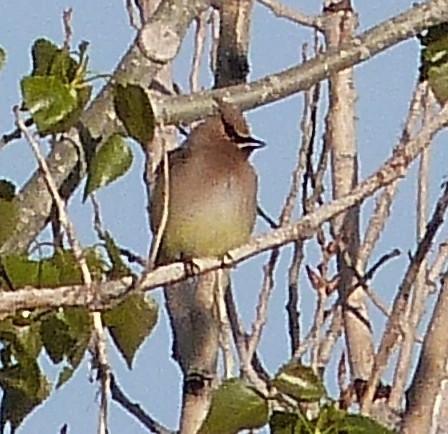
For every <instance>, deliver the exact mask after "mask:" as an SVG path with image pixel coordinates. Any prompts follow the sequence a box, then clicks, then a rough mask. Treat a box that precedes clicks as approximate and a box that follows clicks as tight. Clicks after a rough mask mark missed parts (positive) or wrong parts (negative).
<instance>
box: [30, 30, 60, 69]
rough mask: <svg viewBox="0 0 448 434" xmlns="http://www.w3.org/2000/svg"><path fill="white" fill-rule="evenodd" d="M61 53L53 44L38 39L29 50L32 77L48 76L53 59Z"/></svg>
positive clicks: (46, 40)
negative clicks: (31, 60)
mask: <svg viewBox="0 0 448 434" xmlns="http://www.w3.org/2000/svg"><path fill="white" fill-rule="evenodd" d="M60 51H61V49H60V48H58V47H57V46H56V45H55V44H53V43H52V42H50V41H49V40H48V39H44V38H41V39H38V40H36V42H35V43H34V44H33V47H32V48H31V57H32V58H33V71H32V73H31V74H32V75H36V76H37V75H39V76H46V75H50V71H51V65H52V64H53V60H54V58H55V57H56V56H57V54H58V53H59V52H60Z"/></svg>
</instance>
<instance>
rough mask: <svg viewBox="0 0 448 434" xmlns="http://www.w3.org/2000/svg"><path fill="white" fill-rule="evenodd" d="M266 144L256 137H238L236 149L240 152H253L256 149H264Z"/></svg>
mask: <svg viewBox="0 0 448 434" xmlns="http://www.w3.org/2000/svg"><path fill="white" fill-rule="evenodd" d="M265 146H266V143H265V142H264V141H263V140H260V139H257V138H256V137H251V136H248V137H239V141H238V148H240V149H241V150H243V149H245V150H250V151H255V150H256V149H260V148H264V147H265Z"/></svg>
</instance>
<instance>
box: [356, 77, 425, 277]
mask: <svg viewBox="0 0 448 434" xmlns="http://www.w3.org/2000/svg"><path fill="white" fill-rule="evenodd" d="M423 92H424V88H423V87H422V86H421V85H418V86H417V87H416V88H415V90H414V92H413V95H412V99H411V102H410V104H409V110H408V114H407V118H406V122H405V126H404V128H403V132H402V135H401V139H400V144H405V143H407V142H408V141H409V140H410V138H411V137H412V132H413V130H414V129H415V127H416V125H417V120H418V118H419V117H420V115H421V108H422V104H421V101H422V96H423ZM399 146H400V145H399ZM398 182H399V181H398V180H397V181H395V182H393V183H392V184H391V185H389V186H388V187H386V188H385V189H384V191H383V192H382V193H381V195H380V197H379V198H378V199H377V201H376V206H375V210H374V212H373V213H372V215H371V216H370V219H369V222H368V224H367V229H366V231H365V235H364V240H363V242H362V244H361V247H360V249H359V252H358V257H357V267H356V268H357V269H358V270H364V268H365V266H366V264H367V261H368V260H369V257H370V255H371V253H372V251H373V249H374V247H375V245H376V243H377V242H378V240H379V238H380V235H381V233H382V231H383V229H384V227H385V225H386V222H387V219H388V217H389V215H390V208H391V206H392V202H393V200H394V198H395V195H396V193H397V190H398Z"/></svg>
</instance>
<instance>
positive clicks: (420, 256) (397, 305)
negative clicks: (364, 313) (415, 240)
mask: <svg viewBox="0 0 448 434" xmlns="http://www.w3.org/2000/svg"><path fill="white" fill-rule="evenodd" d="M447 208H448V184H445V188H444V191H443V193H442V195H441V197H440V198H439V200H438V201H437V205H436V208H435V210H434V212H433V215H432V217H431V219H430V221H429V222H428V225H427V229H426V232H425V236H424V237H423V238H422V240H421V241H420V242H419V244H418V247H417V250H416V252H415V254H414V255H413V257H412V260H411V262H410V264H409V266H408V269H407V270H406V273H405V275H404V277H403V280H402V282H401V285H400V288H399V290H398V294H397V296H396V297H395V300H394V304H393V308H392V313H391V315H390V317H389V321H388V323H387V326H386V331H385V332H384V334H383V337H382V339H381V343H380V346H379V349H378V352H377V354H376V356H375V361H374V365H373V368H372V374H371V376H370V378H369V381H368V384H367V389H366V392H365V394H364V397H363V402H362V407H361V410H362V412H363V413H364V414H369V412H370V409H371V405H372V401H373V399H374V394H375V390H376V388H377V385H378V384H379V381H380V378H381V376H382V374H383V372H384V371H385V369H386V367H387V362H388V360H389V357H390V355H391V351H392V349H393V347H394V346H395V344H396V342H397V339H398V337H399V335H400V333H401V326H400V324H401V318H402V316H403V314H404V313H405V309H406V304H407V300H408V299H409V297H410V293H411V289H412V286H413V284H414V281H415V279H416V277H417V275H418V273H419V271H420V269H421V266H422V264H423V262H424V259H425V257H426V255H427V253H428V251H429V249H430V248H431V246H432V242H433V240H434V237H435V236H436V234H437V232H438V230H439V229H440V226H441V225H442V223H443V217H444V214H445V212H446V209H447Z"/></svg>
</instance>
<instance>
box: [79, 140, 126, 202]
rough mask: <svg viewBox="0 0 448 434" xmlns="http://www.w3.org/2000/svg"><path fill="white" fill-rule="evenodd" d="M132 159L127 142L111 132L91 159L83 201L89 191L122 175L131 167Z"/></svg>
mask: <svg viewBox="0 0 448 434" xmlns="http://www.w3.org/2000/svg"><path fill="white" fill-rule="evenodd" d="M132 160H133V156H132V152H131V150H130V148H129V146H128V144H127V143H126V142H125V141H124V140H123V138H122V137H121V136H120V135H119V134H112V135H111V136H110V137H109V138H108V139H107V141H106V143H104V144H103V146H101V147H100V149H98V151H97V153H96V154H95V155H94V157H93V159H92V162H91V164H90V167H89V174H88V178H87V184H86V188H85V190H84V198H83V201H85V200H86V198H87V196H88V195H89V194H90V193H92V192H94V191H95V190H97V189H98V188H100V187H104V186H105V185H108V184H110V183H111V182H113V181H115V180H116V179H117V178H119V177H121V176H123V175H124V174H125V173H126V172H127V171H128V170H129V168H130V167H131V165H132Z"/></svg>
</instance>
